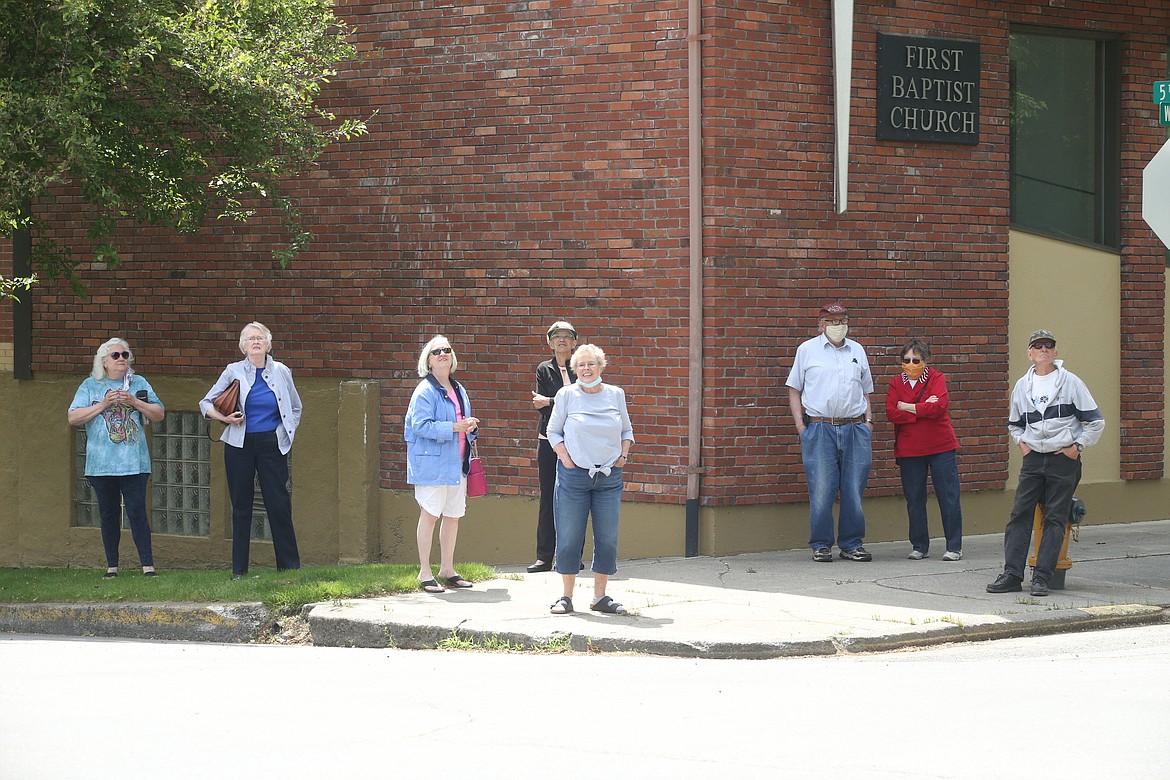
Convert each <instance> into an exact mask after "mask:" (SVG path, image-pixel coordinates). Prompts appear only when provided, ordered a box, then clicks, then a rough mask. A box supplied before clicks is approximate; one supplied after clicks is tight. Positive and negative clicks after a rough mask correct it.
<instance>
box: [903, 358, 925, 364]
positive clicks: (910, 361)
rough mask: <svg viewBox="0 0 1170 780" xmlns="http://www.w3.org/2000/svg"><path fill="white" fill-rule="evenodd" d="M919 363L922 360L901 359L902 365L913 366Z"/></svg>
mask: <svg viewBox="0 0 1170 780" xmlns="http://www.w3.org/2000/svg"><path fill="white" fill-rule="evenodd" d="M921 362H922V358H902V365H906V364H907V363H913V364H914V365H918V364H919V363H921Z"/></svg>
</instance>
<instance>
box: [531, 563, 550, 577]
mask: <svg viewBox="0 0 1170 780" xmlns="http://www.w3.org/2000/svg"><path fill="white" fill-rule="evenodd" d="M542 571H552V561H537V562H536V563H530V564H528V573H529V574H536V573H538V572H542Z"/></svg>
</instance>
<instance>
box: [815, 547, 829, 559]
mask: <svg viewBox="0 0 1170 780" xmlns="http://www.w3.org/2000/svg"><path fill="white" fill-rule="evenodd" d="M813 560H814V561H816V562H817V563H832V562H833V551H832V550H830V549H829V548H828V547H818V548H817V549H815V550H813Z"/></svg>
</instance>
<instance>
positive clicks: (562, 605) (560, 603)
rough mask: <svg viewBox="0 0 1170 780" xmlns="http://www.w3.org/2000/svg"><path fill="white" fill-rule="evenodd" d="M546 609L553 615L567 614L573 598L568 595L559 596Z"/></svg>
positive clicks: (570, 609) (570, 610)
mask: <svg viewBox="0 0 1170 780" xmlns="http://www.w3.org/2000/svg"><path fill="white" fill-rule="evenodd" d="M548 611H549V612H551V613H553V614H554V615H567V614H569V613H570V612H572V611H573V600H572V599H571V598H569V597H568V596H561V597H560V598H559V599H557V600H556V601H554V602H553V605H552V606H551V607H549V609H548Z"/></svg>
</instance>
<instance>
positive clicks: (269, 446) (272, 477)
mask: <svg viewBox="0 0 1170 780" xmlns="http://www.w3.org/2000/svg"><path fill="white" fill-rule="evenodd" d="M223 464H224V470H225V471H226V472H227V483H228V493H229V495H231V499H232V573H233V574H245V573H246V572H247V571H248V559H249V553H250V543H251V541H252V501H253V499H254V498H255V494H256V491H255V481H256V477H257V476H259V478H260V493H261V494H262V495H263V496H264V511H265V512H267V513H268V526H269V528H271V529H272V546H273V548H274V549H275V552H276V568H277V569H299V568H301V555H300V553H299V552H298V551H297V536H296V532H295V531H294V530H293V522H292V494H291V492H290V486H289V479H288V457H287V456H286V455H284V454H283V453H281V451H280V447H279V445H278V444H277V441H276V431H270V432H267V433H248V434H245V435H244V446H243V447H233V446H231V445H230V444H228V445H225V446H224V448H223Z"/></svg>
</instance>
